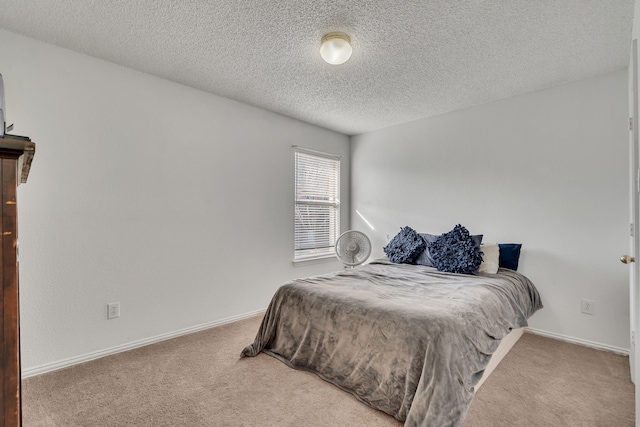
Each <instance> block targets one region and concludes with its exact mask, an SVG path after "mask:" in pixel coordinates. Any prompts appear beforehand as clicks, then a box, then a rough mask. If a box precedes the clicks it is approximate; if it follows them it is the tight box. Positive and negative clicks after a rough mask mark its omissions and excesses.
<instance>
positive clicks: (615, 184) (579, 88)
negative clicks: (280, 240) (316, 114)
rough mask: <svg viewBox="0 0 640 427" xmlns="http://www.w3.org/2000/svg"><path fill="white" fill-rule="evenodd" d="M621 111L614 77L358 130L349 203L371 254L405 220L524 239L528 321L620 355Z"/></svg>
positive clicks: (622, 95) (624, 340)
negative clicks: (532, 291) (537, 296)
mask: <svg viewBox="0 0 640 427" xmlns="http://www.w3.org/2000/svg"><path fill="white" fill-rule="evenodd" d="M627 114H628V111H627V73H626V70H623V71H619V72H615V73H612V74H608V75H605V76H601V77H597V78H592V79H588V80H583V81H579V82H576V83H572V84H567V85H563V86H559V87H555V88H553V89H549V90H545V91H541V92H536V93H531V94H526V95H522V96H518V97H514V98H510V99H506V100H502V101H498V102H494V103H491V104H486V105H482V106H479V107H475V108H470V109H466V110H461V111H456V112H452V113H449V114H444V115H441V116H438V117H433V118H428V119H423V120H418V121H415V122H411V123H408V124H404V125H399V126H395V127H391V128H387V129H383V130H380V131H376V132H372V133H367V134H363V135H359V136H356V137H353V138H352V152H351V156H352V193H351V197H352V199H351V206H352V208H353V210H354V211H355V210H358V211H359V212H360V213H361V214H362V215H364V216H365V218H367V219H368V220H369V222H371V223H372V225H373V226H374V227H375V231H371V230H369V231H368V233H369V234H370V235H371V236H372V237H373V239H372V243H373V245H374V247H375V250H377V255H380V256H381V255H383V252H382V246H383V245H384V244H385V243H386V235H387V234H391V235H394V234H396V233H397V232H398V230H399V228H400V227H401V226H405V225H410V226H412V227H413V228H415V229H417V230H418V231H421V232H428V233H432V234H437V233H442V232H445V231H448V230H450V229H451V228H453V226H454V225H455V224H457V223H461V224H463V225H465V226H466V227H467V228H468V229H469V230H470V231H471V232H472V234H476V233H483V234H484V236H485V238H484V241H485V242H505V243H506V242H520V243H522V244H523V253H522V257H521V268H520V269H519V271H521V272H522V273H523V274H525V275H526V276H528V277H529V278H530V279H531V280H532V281H533V282H534V283H535V284H536V286H537V288H538V289H539V291H540V293H541V295H542V299H543V303H544V305H545V308H544V309H543V310H541V311H539V312H538V313H537V314H535V315H534V316H533V317H532V318H531V320H530V326H532V327H533V328H536V329H540V330H543V331H547V332H550V333H553V334H558V335H563V336H565V337H571V338H577V339H579V340H584V341H591V342H595V343H598V344H603V345H605V346H610V347H615V348H619V349H628V348H629V340H628V334H629V290H628V289H629V288H628V269H627V267H626V266H624V265H623V264H621V263H620V261H619V257H620V256H621V255H623V254H625V253H627V252H628V248H629V219H628V209H629V205H628V190H627V189H628V178H627V177H628V157H627V155H628V143H629V137H628V130H627V129H628V128H627ZM352 227H353V228H356V229H361V230H367V226H366V225H365V224H364V222H363V221H362V220H361V219H360V218H359V216H358V215H356V214H352ZM582 298H588V299H592V300H594V301H595V310H596V314H595V315H593V316H590V315H586V314H582V313H581V312H580V311H581V299H582Z"/></svg>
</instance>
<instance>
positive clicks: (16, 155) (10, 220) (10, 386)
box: [0, 135, 36, 427]
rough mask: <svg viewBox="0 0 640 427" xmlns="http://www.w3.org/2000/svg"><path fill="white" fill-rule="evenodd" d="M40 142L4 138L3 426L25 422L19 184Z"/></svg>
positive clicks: (0, 164) (0, 153) (0, 158)
mask: <svg viewBox="0 0 640 427" xmlns="http://www.w3.org/2000/svg"><path fill="white" fill-rule="evenodd" d="M35 149H36V145H35V144H34V143H33V142H31V141H30V140H29V138H24V137H15V136H10V135H5V137H4V138H0V177H1V179H2V197H1V198H2V251H1V252H0V266H1V270H2V286H1V287H0V301H1V303H0V337H1V338H2V348H1V349H0V368H1V371H2V386H1V387H0V405H1V406H0V427H16V426H21V425H22V408H21V395H20V378H21V373H20V301H19V298H18V296H19V288H18V212H17V211H18V209H17V208H18V206H17V197H16V193H17V187H18V185H20V184H22V183H25V182H27V176H28V175H29V169H30V168H31V161H32V159H33V155H34V154H35Z"/></svg>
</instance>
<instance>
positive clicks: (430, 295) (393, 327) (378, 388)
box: [241, 260, 542, 427]
mask: <svg viewBox="0 0 640 427" xmlns="http://www.w3.org/2000/svg"><path fill="white" fill-rule="evenodd" d="M540 308H542V303H541V301H540V296H539V294H538V292H537V290H536V289H535V287H534V286H533V284H532V283H531V282H530V281H529V280H528V279H527V278H526V277H524V276H523V275H521V274H519V273H517V272H515V271H512V270H507V269H500V271H499V272H498V274H495V275H488V274H479V275H462V274H453V273H441V272H438V271H437V270H436V269H434V268H432V267H424V266H419V265H408V264H391V263H390V262H388V261H386V260H378V261H376V262H373V263H371V264H368V265H365V266H361V267H358V268H355V269H351V270H344V271H340V272H338V273H333V274H328V275H322V276H315V277H310V278H305V279H297V280H294V281H291V282H288V283H286V284H284V285H283V286H282V287H280V288H279V289H278V290H277V291H276V294H275V295H274V297H273V299H272V301H271V304H270V305H269V308H268V309H267V312H266V314H265V317H264V320H263V321H262V324H261V326H260V329H259V331H258V334H257V336H256V339H255V341H254V342H253V343H252V344H250V345H248V346H247V347H245V349H244V350H243V351H242V354H241V356H255V355H257V354H258V353H259V352H260V351H263V352H265V353H267V354H269V355H271V356H274V357H276V358H278V359H280V360H281V361H283V362H284V363H286V364H287V365H289V366H291V367H294V368H298V369H304V370H308V371H311V372H315V373H316V374H318V375H319V376H320V377H322V378H323V379H325V380H326V381H329V382H330V383H332V384H335V385H336V386H338V387H340V388H341V389H343V390H345V391H347V392H349V393H351V394H353V395H354V396H355V397H356V398H358V399H359V400H361V401H362V402H364V403H366V404H368V405H370V406H372V407H374V408H377V409H380V410H382V411H384V412H386V413H388V414H390V415H392V416H393V417H395V418H396V419H398V420H401V421H405V426H407V427H412V426H424V427H427V426H429V427H433V426H437V427H444V426H457V425H459V424H460V423H462V421H463V419H464V417H465V415H466V412H467V410H468V408H469V405H470V404H471V400H472V398H473V392H474V386H475V385H476V384H477V382H478V380H479V379H480V377H481V376H482V374H483V372H484V369H485V367H486V366H487V363H488V362H489V359H490V358H491V354H492V353H493V352H494V351H495V350H496V348H497V347H498V345H499V343H500V340H501V339H502V338H503V337H504V336H505V335H506V334H508V333H509V332H510V331H511V330H512V329H515V328H520V327H523V326H527V318H528V317H529V316H531V315H532V314H533V313H534V312H535V311H536V310H538V309H540Z"/></svg>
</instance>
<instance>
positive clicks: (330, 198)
mask: <svg viewBox="0 0 640 427" xmlns="http://www.w3.org/2000/svg"><path fill="white" fill-rule="evenodd" d="M295 162H296V166H295V192H296V194H295V198H296V199H295V254H294V261H302V260H307V259H316V258H325V257H328V256H332V255H334V254H335V252H334V247H335V244H336V240H338V237H339V236H340V157H338V156H332V155H330V154H323V153H318V152H315V151H310V150H304V149H302V148H299V147H297V148H296V151H295Z"/></svg>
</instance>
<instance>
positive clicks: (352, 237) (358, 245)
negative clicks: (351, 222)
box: [336, 230, 371, 267]
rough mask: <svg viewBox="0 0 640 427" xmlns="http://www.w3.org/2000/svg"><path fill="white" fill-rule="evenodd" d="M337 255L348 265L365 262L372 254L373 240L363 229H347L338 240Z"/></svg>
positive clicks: (352, 265)
mask: <svg viewBox="0 0 640 427" xmlns="http://www.w3.org/2000/svg"><path fill="white" fill-rule="evenodd" d="M336 255H337V256H338V259H339V260H340V261H342V263H343V264H344V265H346V266H348V267H355V266H356V265H360V264H362V263H363V262H365V261H366V260H367V259H368V258H369V255H371V241H370V240H369V238H368V237H367V235H366V234H364V233H363V232H361V231H356V230H349V231H345V232H344V233H342V234H341V235H340V237H338V241H337V242H336Z"/></svg>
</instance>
